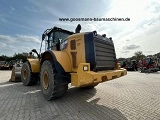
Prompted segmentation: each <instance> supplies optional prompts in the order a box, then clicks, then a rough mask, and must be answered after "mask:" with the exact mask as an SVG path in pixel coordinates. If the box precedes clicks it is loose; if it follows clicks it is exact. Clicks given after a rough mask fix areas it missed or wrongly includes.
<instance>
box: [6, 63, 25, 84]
mask: <svg viewBox="0 0 160 120" xmlns="http://www.w3.org/2000/svg"><path fill="white" fill-rule="evenodd" d="M21 69H22V66H16V65H15V66H13V68H12V73H11V78H10V79H9V81H10V82H19V81H21Z"/></svg>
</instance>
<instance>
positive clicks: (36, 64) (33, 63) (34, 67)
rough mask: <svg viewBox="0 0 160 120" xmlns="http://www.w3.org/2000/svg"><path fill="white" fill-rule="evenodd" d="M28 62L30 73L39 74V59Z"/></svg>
mask: <svg viewBox="0 0 160 120" xmlns="http://www.w3.org/2000/svg"><path fill="white" fill-rule="evenodd" d="M28 62H29V64H30V66H31V71H32V72H33V73H39V72H40V60H39V59H31V58H29V59H28Z"/></svg>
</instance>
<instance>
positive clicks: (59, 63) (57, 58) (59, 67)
mask: <svg viewBox="0 0 160 120" xmlns="http://www.w3.org/2000/svg"><path fill="white" fill-rule="evenodd" d="M45 60H53V61H54V65H55V69H56V71H57V73H56V74H55V84H56V85H57V86H58V85H65V84H68V83H70V82H71V75H70V74H69V73H70V72H71V61H70V59H69V56H68V54H67V53H66V52H64V51H51V50H49V51H45V52H44V53H43V55H42V60H41V64H42V63H43V62H44V61H45Z"/></svg>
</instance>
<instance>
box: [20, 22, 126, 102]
mask: <svg viewBox="0 0 160 120" xmlns="http://www.w3.org/2000/svg"><path fill="white" fill-rule="evenodd" d="M80 30H81V25H80V24H78V26H77V28H76V30H75V33H74V32H71V31H68V30H64V29H62V28H58V27H53V28H51V29H47V30H46V31H45V32H44V33H43V34H42V42H43V41H45V48H46V50H45V52H43V53H41V49H40V53H39V54H38V52H37V51H36V50H35V49H33V50H32V52H34V53H36V54H37V56H38V58H37V59H33V58H28V61H27V62H26V63H25V64H24V65H23V66H22V70H21V80H22V82H23V85H25V86H29V85H34V84H36V83H37V82H38V81H40V84H41V89H42V93H43V95H44V97H45V99H47V100H51V99H55V98H58V97H60V96H62V95H64V94H65V92H66V91H67V89H68V84H69V83H71V85H72V86H75V87H88V88H93V87H94V86H96V85H98V84H99V83H102V82H105V81H108V80H112V79H115V78H118V77H121V76H124V75H126V74H127V71H126V70H125V69H122V68H120V64H119V63H118V62H117V60H116V53H115V48H114V44H113V41H112V38H107V37H106V35H105V34H103V35H99V34H97V32H96V31H93V32H83V33H80ZM41 47H42V43H41Z"/></svg>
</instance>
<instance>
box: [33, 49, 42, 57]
mask: <svg viewBox="0 0 160 120" xmlns="http://www.w3.org/2000/svg"><path fill="white" fill-rule="evenodd" d="M32 52H34V53H36V54H37V56H38V58H40V55H39V54H38V52H37V50H36V49H33V50H32Z"/></svg>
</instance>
